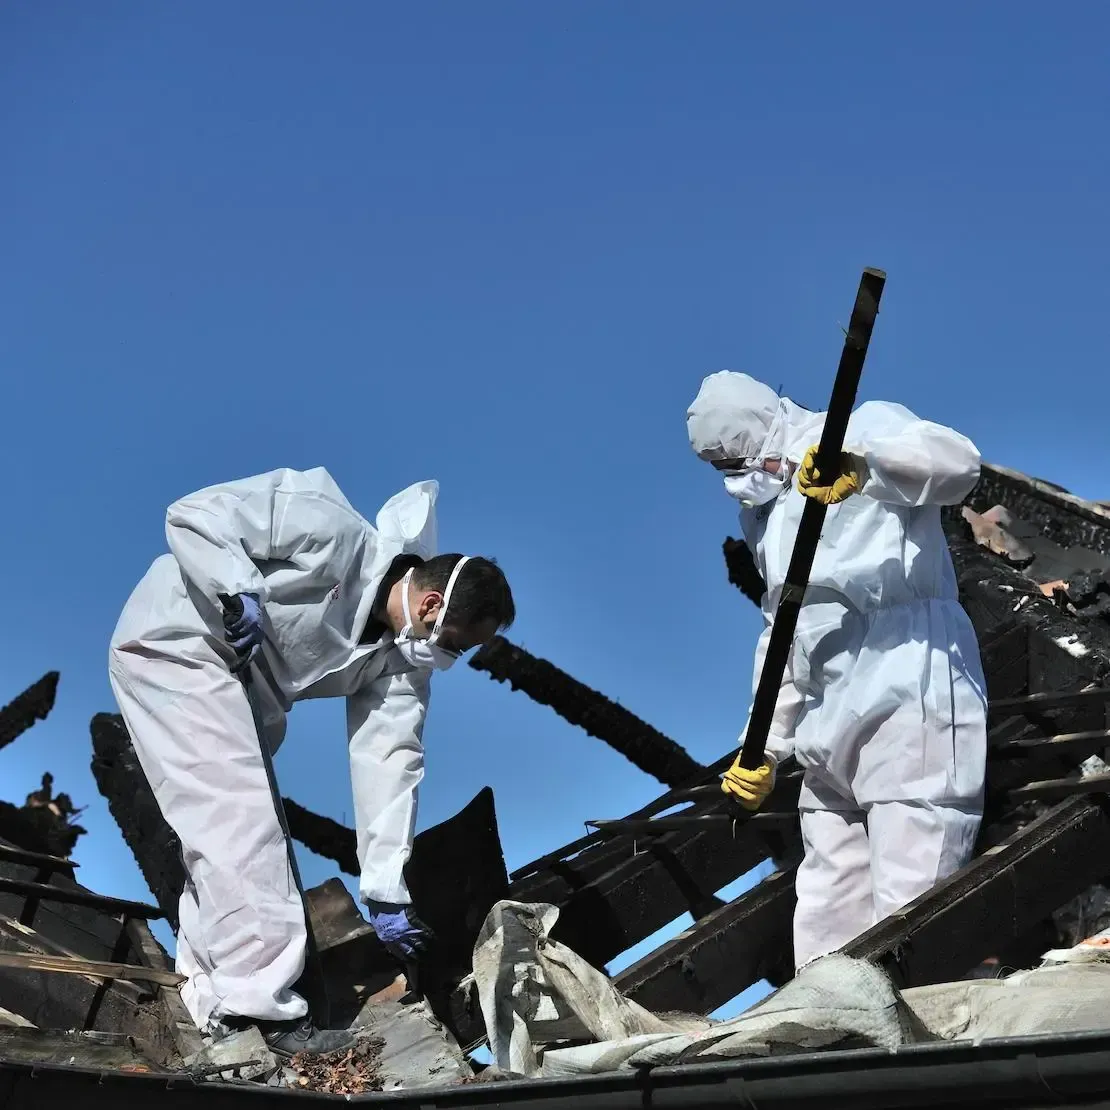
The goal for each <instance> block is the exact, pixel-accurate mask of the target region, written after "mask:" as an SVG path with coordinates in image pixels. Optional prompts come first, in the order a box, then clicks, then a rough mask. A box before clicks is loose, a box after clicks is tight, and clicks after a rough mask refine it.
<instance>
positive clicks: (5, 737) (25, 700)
mask: <svg viewBox="0 0 1110 1110" xmlns="http://www.w3.org/2000/svg"><path fill="white" fill-rule="evenodd" d="M58 678H59V674H58V672H57V671H48V672H47V673H46V674H44V675H43V676H42V678H40V679H39V680H38V682H36V683H35V684H34V685H33V686H28V687H27V689H26V690H24V691H23V693H22V694H20V695H19V696H18V697H17V698H16V699H15V700H14V701H12V702H9V703H8V704H7V705H5V706H4V708H3V709H0V748H3V747H5V746H6V745H8V744H10V743H11V742H12V741H13V740H14V739H15V738H16V737H17V736H20V735H21V734H22V733H24V732H26V731H27V729H29V728H30V727H31V726H32V725H33V724H34V723H35V722H36V721H43V720H45V719H46V717H47V716H48V714H49V713H50V710H51V709H53V708H54V699H55V697H56V696H57V693H58Z"/></svg>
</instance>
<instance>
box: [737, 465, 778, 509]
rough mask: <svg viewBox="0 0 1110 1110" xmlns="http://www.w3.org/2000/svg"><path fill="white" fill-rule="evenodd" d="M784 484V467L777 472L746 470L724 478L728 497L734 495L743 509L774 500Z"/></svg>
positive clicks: (756, 506) (753, 507)
mask: <svg viewBox="0 0 1110 1110" xmlns="http://www.w3.org/2000/svg"><path fill="white" fill-rule="evenodd" d="M785 486H786V467H785V466H784V467H782V469H780V470H779V472H778V474H771V473H769V472H768V471H766V470H748V471H745V472H744V473H743V474H729V475H728V476H727V477H726V478H725V489H726V490H727V491H728V494H729V496H730V497H735V498H736V500H737V501H739V502H740V503H741V504H742V505H743V506H744V508H745V509H755V508H758V507H759V506H760V505H766V504H767V502H768V501H774V499H775V498H776V497H778V495H779V494H780V493H782V491H783V489H784V488H785Z"/></svg>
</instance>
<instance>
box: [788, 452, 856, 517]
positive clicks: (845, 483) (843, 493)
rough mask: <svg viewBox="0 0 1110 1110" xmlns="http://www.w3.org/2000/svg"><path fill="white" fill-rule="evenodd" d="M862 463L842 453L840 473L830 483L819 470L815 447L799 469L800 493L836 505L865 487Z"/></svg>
mask: <svg viewBox="0 0 1110 1110" xmlns="http://www.w3.org/2000/svg"><path fill="white" fill-rule="evenodd" d="M860 463H861V460H860V459H858V458H856V457H855V456H854V455H849V454H848V452H847V451H843V452H841V455H840V469H839V472H838V473H837V475H836V476H835V477H834V478H833V479H832V481H831V482H830V481H829V480H828V478H826V476H825V475H824V474H821V473H819V472H818V470H817V447H816V445H814V446H813V447H811V448H810V449H809V450H808V451H807V452H806V454H805V458H804V459H802V465H801V466H800V467H799V468H798V483H797V484H798V492H799V493H800V494H803V495H804V496H805V497H811V498H813V500H814V501H820V502H821V504H823V505H836V504H838V503H839V502H841V501H843V500H845V498H848V497H851V496H852V494H853V493H859V488H860V486H861V485H863V476H862V475H861V474H860V470H861V469H862V467H861V465H860Z"/></svg>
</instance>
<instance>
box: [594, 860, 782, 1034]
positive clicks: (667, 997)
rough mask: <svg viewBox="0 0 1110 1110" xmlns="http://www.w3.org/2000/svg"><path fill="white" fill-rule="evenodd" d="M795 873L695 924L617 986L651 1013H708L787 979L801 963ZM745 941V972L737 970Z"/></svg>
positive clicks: (624, 975)
mask: <svg viewBox="0 0 1110 1110" xmlns="http://www.w3.org/2000/svg"><path fill="white" fill-rule="evenodd" d="M794 876H795V870H794V869H791V870H789V871H780V872H779V873H778V874H775V875H772V876H770V877H769V878H767V879H765V880H764V881H763V882H761V883H760V884H759V885H758V886H756V887H753V888H752V890H751V891H750V892H749V893H746V894H744V895H742V896H741V897H739V898H736V899H734V900H733V901H732V902H729V903H728V905H726V906H724V907H723V908H721V909H720V910H718V911H717V912H716V913H712V914H710V915H709V916H708V917H706V918H705V919H703V920H702V921H698V922H696V923H695V924H694V925H693V926H692V927H691V928H689V929H687V930H686V931H685V932H682V933H679V935H678V936H677V937H675V938H674V939H673V940H671V941H668V942H667V943H666V944H664V945H661V946H660V947H659V948H657V949H656V950H655V951H654V952H651V953H649V954H648V955H647V956H645V957H644V958H643V959H642V960H639V961H637V962H636V963H634V964H633V965H632V966H631V967H629V968H626V969H625V970H624V971H622V972H621V973H620V975H618V976H617V977H616V979H615V980H614V983H615V985H616V987H617V988H618V989H619V990H621V991H622V992H624V993H625V994H626V995H628V997H629V998H631V999H633V1000H634V1001H636V1002H638V1003H639V1004H640V1005H641V1006H646V1007H647V1008H648V1009H649V1010H655V1011H663V1010H672V1009H683V1010H685V1011H687V1012H694V1013H700V1014H709V1013H712V1012H713V1011H714V1010H715V1009H717V1007H718V1006H723V1005H724V1004H725V1003H726V1002H727V1001H728V1000H729V999H730V998H735V997H736V995H737V994H739V993H740V991H741V990H743V989H744V988H745V987H747V986H748V985H749V984H751V983H754V982H756V981H757V980H759V979H768V978H770V979H774V978H779V977H782V976H783V975H784V974H786V975H787V976H788V975H789V974H790V973H791V972H792V970H793V966H794V963H793V961H794V945H793V941H792V939H791V935H792V921H793V915H794ZM738 937H742V938H743V944H744V953H743V956H742V957H741V962H742V964H743V967H742V969H741V968H738V967H737V965H736V947H737V938H738ZM741 981H743V985H742V986H740V987H739V988H738V987H737V984H738V983H740V982H741Z"/></svg>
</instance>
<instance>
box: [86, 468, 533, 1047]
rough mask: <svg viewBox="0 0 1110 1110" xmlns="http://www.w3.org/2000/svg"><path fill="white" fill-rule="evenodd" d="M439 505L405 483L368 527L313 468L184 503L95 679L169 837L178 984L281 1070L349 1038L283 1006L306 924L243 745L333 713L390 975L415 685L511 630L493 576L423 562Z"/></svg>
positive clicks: (365, 887)
mask: <svg viewBox="0 0 1110 1110" xmlns="http://www.w3.org/2000/svg"><path fill="white" fill-rule="evenodd" d="M438 491H439V487H438V484H437V483H435V482H422V483H418V484H417V485H414V486H410V487H409V488H408V489H406V490H403V491H402V492H401V493H398V494H396V495H395V496H394V497H392V498H391V499H390V500H389V501H388V502H387V503H386V504H385V505H384V506H383V507H382V509H381V510H380V511H379V513H378V514H377V518H376V521H375V524H373V525H371V524H370V523H369V522H368V521H367V520H365V519H363V517H362V516H360V515H359V514H358V513H357V512H356V511H355V510H354V509H353V508H352V507H351V505H350V503H349V502H348V501H347V499H346V497H344V495H343V493H342V492H341V491H340V489H339V487H338V486H337V485H336V484H335V482H334V480H333V479H332V477H331V475H330V474H328V472H327V471H326V470H324V469H323V468H316V469H313V470H308V471H303V472H302V471H296V470H284V469H283V470H275V471H272V472H270V473H268V474H262V475H259V476H257V477H254V478H245V479H242V480H240V481H234V482H228V483H226V484H223V485H217V486H212V487H210V488H208V489H204V490H201V491H200V492H199V493H194V494H192V495H191V496H189V497H185V498H183V499H182V500H180V501H177V502H175V503H174V504H173V505H171V506H170V508H169V511H168V513H167V517H166V537H167V539H168V541H169V548H170V554H168V555H163V556H161V557H160V558H158V559H156V560H155V562H154V563H153V565H152V566H151V567H150V569H149V570H148V571H147V574H146V576H145V577H144V578H143V579H142V581H141V582H140V583H139V585H138V586H137V587H136V589H135V591H134V593H133V594H132V595H131V598H130V600H129V601H128V602H127V604H126V606H125V607H124V610H123V614H122V616H121V617H120V620H119V623H118V625H117V626H116V630H115V633H114V634H113V636H112V641H111V647H110V650H109V665H108V669H109V677H110V679H111V683H112V689H113V691H114V692H115V695H116V699H117V701H118V702H119V706H120V709H121V711H122V713H123V717H124V720H125V721H126V723H127V727H128V730H129V732H130V734H131V738H132V741H133V743H134V746H135V751H136V754H137V755H138V758H139V762H140V764H141V765H142V768H143V771H144V773H145V774H146V777H147V779H148V781H149V782H150V785H151V787H152V789H153V791H154V795H155V797H156V798H157V800H158V805H159V807H160V809H161V811H162V815H163V816H164V817H165V819H166V821H167V822H168V823H169V825H170V826H171V827H172V828H173V830H174V832H175V833H176V834H177V836H178V838H179V839H180V841H181V849H182V855H183V858H184V864H185V871H186V876H187V878H186V884H185V889H184V891H183V892H182V895H181V902H180V912H179V932H178V936H177V967H178V971H179V972H180V973H181V974H183V975H185V976H187V978H188V981H187V982H186V983H185V984H184V985H183V986H182V997H183V999H184V1000H185V1003H186V1005H187V1007H188V1009H189V1012H190V1014H191V1015H192V1017H193V1019H194V1021H196V1023H197V1026H198V1027H199V1028H201V1029H202V1030H206V1031H217V1032H218V1031H219V1030H220V1029H221V1027H222V1028H223V1029H234V1028H241V1027H243V1026H246V1025H251V1024H253V1025H257V1026H258V1027H259V1028H260V1030H261V1031H262V1033H263V1035H264V1036H265V1038H266V1040H267V1042H268V1043H269V1044H270V1046H271V1047H272V1048H273V1049H274V1050H275V1051H277V1052H280V1053H283V1054H287V1055H289V1054H292V1053H294V1052H298V1051H307V1052H327V1051H332V1050H334V1049H337V1048H341V1047H343V1046H344V1045H345V1044H346V1043H349V1040H350V1038H349V1036H348V1034H347V1033H346V1032H343V1031H338V1030H324V1029H319V1028H317V1027H316V1025H315V1024H314V1022H313V1020H312V1017H311V1015H309V1014H308V1007H307V1004H306V1002H305V1000H304V999H303V998H301V997H300V995H298V994H297V993H295V991H294V990H293V989H292V988H293V984H294V983H296V981H297V979H298V978H299V977H300V975H301V972H302V971H303V969H304V965H305V949H306V939H307V938H306V927H305V918H304V907H303V904H302V901H301V897H300V894H299V892H298V890H297V887H296V884H295V881H294V877H293V873H292V870H291V868H290V864H289V857H288V851H287V845H286V839H285V836H284V833H283V831H282V828H281V825H280V822H279V819H278V815H277V810H276V807H275V803H274V799H273V796H272V794H271V789H270V783H269V778H268V775H267V770H266V764H265V763H264V761H263V755H262V750H261V747H260V745H261V744H266V745H268V749H269V751H270V752H271V753H272V752H274V751H276V750H277V748H278V746H279V745H280V744H281V741H282V740H283V738H284V735H285V717H286V713H287V712H288V710H289V708H290V706H291V705H292V703H293V702H296V701H301V700H304V699H307V698H321V697H341V696H342V697H346V699H347V730H348V747H349V751H350V761H351V781H352V786H353V790H354V809H355V822H356V832H357V837H358V858H359V862H360V866H361V879H360V884H359V894H360V898H361V900H362V902H363V903H364V904H365V905H366V906H367V908H368V911H369V917H370V923H371V924H372V925H373V927H374V930H375V932H376V933H377V934H378V936H379V938H380V939H381V940H382V941H383V942H384V943H385V944H386V946H387V947H389V948H390V949H391V950H392V951H393V952H394V953H395V954H396V955H397V956H398V957H399V958H401V959H403V960H409V959H412V958H414V957H417V956H419V954H420V952H421V950H422V947H423V945H424V944H425V942H426V939H427V937H426V930H425V929H424V927H423V926H422V924H421V923H420V921H419V919H418V917H417V916H416V915H415V913H414V912H413V910H412V907H411V905H410V902H411V899H410V897H409V892H408V889H407V887H406V885H405V879H404V874H403V868H404V866H405V863H406V861H407V860H408V858H409V854H410V852H411V849H412V839H413V833H414V826H415V822H416V802H417V787H418V785H419V783H420V780H421V779H422V778H423V776H424V749H423V744H422V739H421V738H422V733H423V728H424V717H425V714H426V712H427V707H428V695H429V686H430V680H431V674H432V671H433V670H437V669H439V670H442V669H446V668H447V667H449V666H450V665H451V664H452V663H453V662H454V661H455V659H457V658H458V657H459V655H461V654H462V653H463V652H465V651H468V650H469V649H470V648H473V647H475V646H477V645H479V644H482V643H484V642H485V641H486V640H488V639H490V638H491V637H492V636H493V635H494V634H495V633H496V632H497V631H498V630H499V629H502V628H506V627H508V625H509V624H511V623H512V621H513V618H514V615H515V611H514V606H513V598H512V593H511V591H510V589H509V585H508V582H507V581H506V580H505V576H504V574H503V573H502V572H501V570H500V569H499V568H498V567H497V566H496V565H495V564H494V563H493V562H491V561H490V560H488V559H483V558H478V557H474V558H466V557H463V556H461V555H436V554H435V548H436V527H435V502H436V497H437V495H438ZM244 671H247V672H249V678H250V682H251V686H252V689H253V694H252V696H253V698H254V699H255V710H256V711H257V714H258V719H260V720H261V722H262V726H261V731H262V733H263V735H259V727H257V726H256V723H255V721H256V717H255V712H254V711H252V708H251V704H250V702H249V701H248V696H247V692H246V690H245V688H244V684H243V682H242V681H241V677H240V676H241V674H242V672H244Z"/></svg>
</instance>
